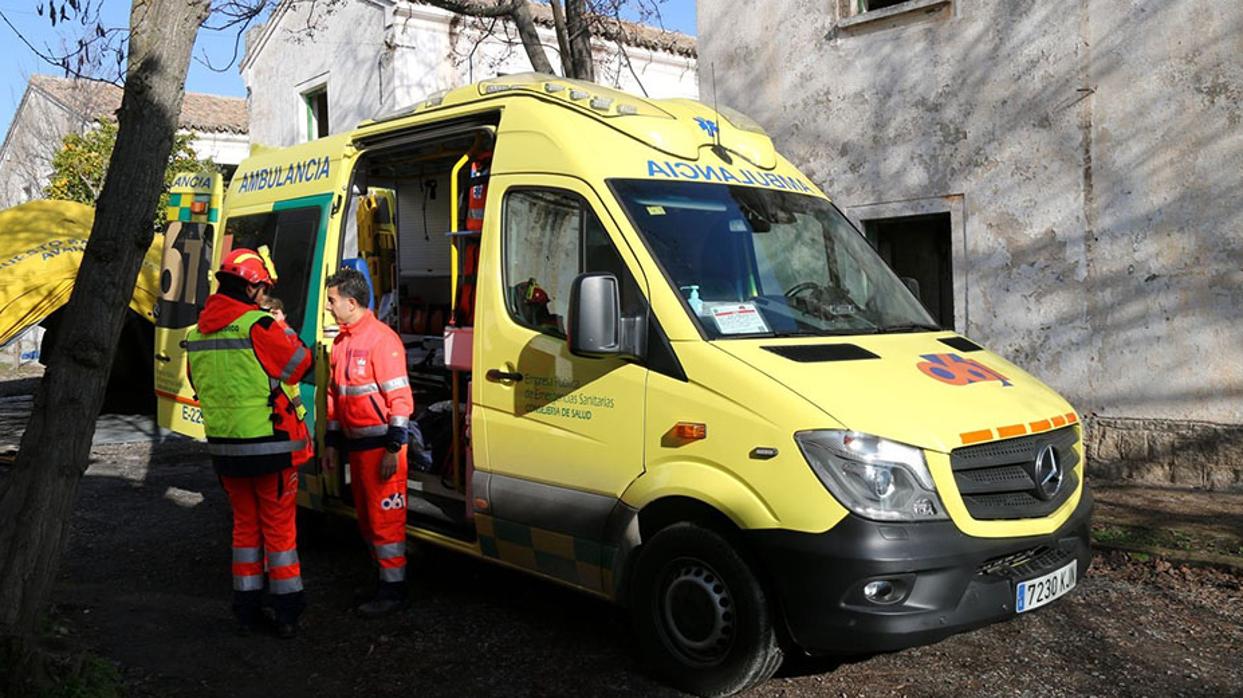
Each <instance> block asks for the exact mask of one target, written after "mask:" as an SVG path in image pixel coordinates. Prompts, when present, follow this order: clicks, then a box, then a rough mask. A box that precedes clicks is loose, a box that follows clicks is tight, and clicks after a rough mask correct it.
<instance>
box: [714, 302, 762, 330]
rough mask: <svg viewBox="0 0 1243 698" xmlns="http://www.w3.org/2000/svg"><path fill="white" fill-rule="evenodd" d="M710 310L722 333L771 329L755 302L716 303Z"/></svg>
mask: <svg viewBox="0 0 1243 698" xmlns="http://www.w3.org/2000/svg"><path fill="white" fill-rule="evenodd" d="M709 310H711V311H712V319H713V320H715V321H716V327H717V329H718V330H720V331H721V334H760V333H764V332H770V331H771V330H769V329H768V323H766V322H764V317H763V316H762V315H760V311H758V310H756V308H755V304H754V303H729V304H725V305H714V306H712V307H711V308H710V309H709Z"/></svg>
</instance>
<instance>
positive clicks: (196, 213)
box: [155, 172, 224, 439]
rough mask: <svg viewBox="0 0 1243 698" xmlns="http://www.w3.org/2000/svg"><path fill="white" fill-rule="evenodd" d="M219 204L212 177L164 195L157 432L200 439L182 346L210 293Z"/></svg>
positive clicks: (201, 176)
mask: <svg viewBox="0 0 1243 698" xmlns="http://www.w3.org/2000/svg"><path fill="white" fill-rule="evenodd" d="M223 201H224V178H223V177H222V176H221V175H219V174H216V173H212V172H202V173H196V174H181V175H178V176H177V177H176V178H175V179H174V180H173V187H172V190H171V192H170V194H169V199H168V210H167V225H166V227H165V231H164V255H163V261H162V264H161V271H160V297H159V300H157V301H156V304H155V394H156V399H157V402H156V405H157V406H156V414H157V417H158V420H159V425H160V427H161V428H162V429H169V430H171V431H174V432H177V433H178V434H184V435H185V436H190V437H194V438H197V439H202V438H203V414H202V412H201V411H200V410H199V406H198V398H197V396H195V394H194V389H193V388H192V387H191V386H190V381H189V379H188V377H187V376H186V351H185V348H184V347H183V346H182V342H183V341H184V340H185V338H186V334H187V333H188V332H189V330H190V328H191V327H193V326H194V324H195V323H196V322H198V319H199V311H200V310H202V308H203V303H204V302H206V300H207V296H208V294H210V293H211V270H212V269H214V268H215V267H216V263H217V261H218V260H217V259H216V257H217V256H218V255H219V252H220V246H219V245H217V244H216V243H215V238H216V228H217V226H218V224H219V222H220V213H221V208H222V203H223Z"/></svg>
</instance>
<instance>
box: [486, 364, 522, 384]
mask: <svg viewBox="0 0 1243 698" xmlns="http://www.w3.org/2000/svg"><path fill="white" fill-rule="evenodd" d="M484 376H485V377H486V378H487V379H488V380H490V381H492V382H493V383H505V382H513V383H521V382H522V374H521V373H518V372H517V371H502V370H501V369H499V368H490V369H488V372H487V373H486V374H484Z"/></svg>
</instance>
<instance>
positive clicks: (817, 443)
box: [794, 430, 948, 521]
mask: <svg viewBox="0 0 1243 698" xmlns="http://www.w3.org/2000/svg"><path fill="white" fill-rule="evenodd" d="M794 438H795V439H796V440H797V441H798V445H799V448H800V449H802V451H803V457H805V458H806V459H807V462H808V463H809V464H810V465H811V469H812V470H813V471H815V473H816V476H817V477H819V478H820V482H822V483H824V486H825V488H827V489H828V490H829V493H830V494H832V495H833V496H834V497H836V498H837V500H838V501H839V502H841V503H842V504H843V505H844V506H845V507H846V508H847V509H850V510H851V511H853V512H854V513H856V514H858V515H859V516H862V517H864V518H867V519H876V520H879V521H934V520H938V519H945V518H948V517H947V516H946V514H945V506H944V505H942V504H941V498H940V497H938V496H937V487H936V485H935V484H933V482H932V473H930V472H929V471H928V464H927V462H926V461H925V460H924V452H923V451H921V450H920V449H918V448H915V447H913V446H907V445H905V444H900V443H895V442H893V441H887V440H885V439H882V438H880V437H878V436H871V435H868V434H860V433H858V432H853V431H838V430H823V431H804V432H800V433H798V434H795V436H794Z"/></svg>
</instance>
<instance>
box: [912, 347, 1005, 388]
mask: <svg viewBox="0 0 1243 698" xmlns="http://www.w3.org/2000/svg"><path fill="white" fill-rule="evenodd" d="M919 358H921V359H923V361H921V362H919V363H918V364H917V365H916V366H915V367H916V368H918V369H919V370H920V371H923V373H924V375H926V376H928V377H929V378H935V379H936V380H939V381H941V382H942V383H948V384H949V385H970V384H971V383H986V382H988V381H998V382H1000V383H1001V385H1002V387H1005V388H1009V387H1011V386H1013V385H1014V384H1013V383H1011V382H1010V379H1009V378H1006V377H1005V376H1003V375H1001V374H1000V373H998V372H997V371H994V370H993V369H991V368H989V367H988V366H985V365H984V364H982V363H980V362H979V361H976V360H975V359H968V358H966V357H964V356H959V355H958V354H924V355H923V356H921V357H919Z"/></svg>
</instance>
